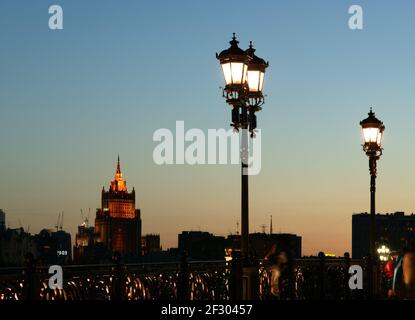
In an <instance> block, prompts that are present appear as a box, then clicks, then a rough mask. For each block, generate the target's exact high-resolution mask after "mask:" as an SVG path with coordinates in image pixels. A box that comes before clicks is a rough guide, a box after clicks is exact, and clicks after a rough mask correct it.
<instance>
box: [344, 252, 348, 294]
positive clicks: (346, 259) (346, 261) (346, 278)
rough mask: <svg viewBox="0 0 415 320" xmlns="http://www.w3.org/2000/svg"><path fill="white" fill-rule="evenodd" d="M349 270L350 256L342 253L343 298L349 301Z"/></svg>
mask: <svg viewBox="0 0 415 320" xmlns="http://www.w3.org/2000/svg"><path fill="white" fill-rule="evenodd" d="M349 268H350V254H349V253H348V252H345V253H344V283H343V287H344V298H345V299H346V300H349V299H350V288H349V277H350V274H349Z"/></svg>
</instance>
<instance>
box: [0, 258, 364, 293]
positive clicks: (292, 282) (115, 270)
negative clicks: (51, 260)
mask: <svg viewBox="0 0 415 320" xmlns="http://www.w3.org/2000/svg"><path fill="white" fill-rule="evenodd" d="M352 264H358V265H361V266H362V267H363V268H365V266H364V263H363V261H361V260H351V259H346V258H345V259H329V258H325V257H321V258H317V259H297V260H294V261H292V263H291V264H289V265H288V267H287V268H286V269H285V270H283V271H282V274H281V277H280V279H279V294H278V298H279V299H361V298H364V297H365V296H366V292H365V291H364V290H350V288H349V286H348V281H349V279H350V275H349V273H348V270H349V266H350V265H352ZM62 268H63V288H62V289H50V287H49V283H48V281H49V278H50V277H51V274H49V273H48V267H39V266H36V265H34V263H33V262H32V263H30V261H29V263H28V265H27V266H26V267H25V268H0V300H234V299H238V298H240V297H241V296H242V295H241V290H242V286H241V282H240V279H241V277H242V274H243V271H242V264H241V261H238V260H237V259H236V258H234V260H233V261H228V262H225V261H189V260H188V259H187V257H183V258H182V260H181V261H179V262H177V263H140V264H122V263H120V262H117V261H116V262H115V263H114V264H107V265H80V266H78V265H68V266H62ZM255 268H256V269H254V270H256V271H255V272H256V273H257V275H256V276H257V279H258V281H257V282H256V287H255V288H254V289H255V290H257V295H256V297H257V298H258V299H262V300H266V299H275V297H274V296H273V295H272V292H271V278H272V268H271V267H270V266H268V265H267V264H266V263H265V262H263V261H258V262H257V263H256V265H255Z"/></svg>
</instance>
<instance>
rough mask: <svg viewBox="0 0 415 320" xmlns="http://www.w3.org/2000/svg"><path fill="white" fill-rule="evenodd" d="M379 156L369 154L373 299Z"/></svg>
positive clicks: (373, 294) (370, 264) (373, 289)
mask: <svg viewBox="0 0 415 320" xmlns="http://www.w3.org/2000/svg"><path fill="white" fill-rule="evenodd" d="M377 159H378V157H377V156H376V155H370V156H369V172H370V222H369V250H370V256H369V272H370V276H369V295H370V297H371V298H372V299H373V298H374V297H375V295H376V281H377V279H376V278H377V277H376V268H377V264H376V245H375V243H376V174H377V172H376V166H377V163H376V161H377Z"/></svg>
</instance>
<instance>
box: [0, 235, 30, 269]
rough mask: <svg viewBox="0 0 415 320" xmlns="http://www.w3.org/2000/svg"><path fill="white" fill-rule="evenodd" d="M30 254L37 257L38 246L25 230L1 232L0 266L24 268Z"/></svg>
mask: <svg viewBox="0 0 415 320" xmlns="http://www.w3.org/2000/svg"><path fill="white" fill-rule="evenodd" d="M28 253H31V254H33V256H34V257H36V255H37V250H36V244H35V241H34V238H33V237H32V236H31V235H30V234H29V233H27V232H25V231H24V230H23V228H18V229H7V230H6V229H3V230H0V266H3V267H4V266H8V267H10V266H23V265H24V261H25V256H26V254H28Z"/></svg>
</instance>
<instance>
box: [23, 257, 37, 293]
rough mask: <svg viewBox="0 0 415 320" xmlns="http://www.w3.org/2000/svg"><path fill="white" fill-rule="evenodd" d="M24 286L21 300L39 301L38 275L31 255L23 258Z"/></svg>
mask: <svg viewBox="0 0 415 320" xmlns="http://www.w3.org/2000/svg"><path fill="white" fill-rule="evenodd" d="M25 267H26V268H25V271H24V285H23V290H22V300H25V301H33V300H39V299H40V284H39V281H40V280H39V275H38V273H37V270H36V262H35V258H34V256H33V254H32V253H30V252H29V253H27V254H26V256H25Z"/></svg>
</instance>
